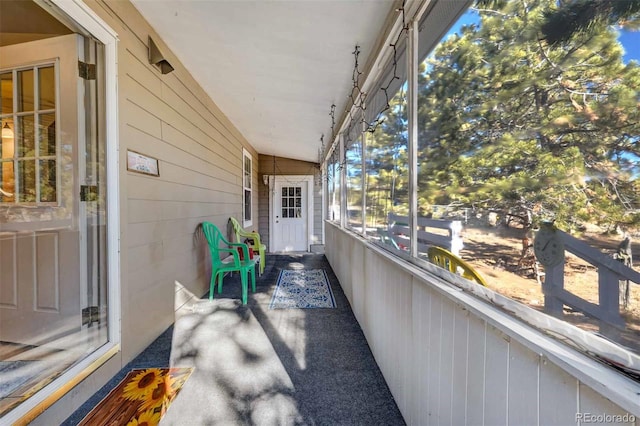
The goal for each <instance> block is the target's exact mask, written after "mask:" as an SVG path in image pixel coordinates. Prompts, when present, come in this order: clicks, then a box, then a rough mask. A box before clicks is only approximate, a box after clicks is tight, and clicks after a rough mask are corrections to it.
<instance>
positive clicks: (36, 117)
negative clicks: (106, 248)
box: [0, 34, 86, 349]
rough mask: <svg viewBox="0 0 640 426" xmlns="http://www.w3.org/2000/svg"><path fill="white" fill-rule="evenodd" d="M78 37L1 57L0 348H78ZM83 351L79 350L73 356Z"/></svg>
mask: <svg viewBox="0 0 640 426" xmlns="http://www.w3.org/2000/svg"><path fill="white" fill-rule="evenodd" d="M81 42H82V41H81V38H80V36H78V35H75V34H71V35H67V36H61V37H55V38H49V39H45V40H40V41H34V42H30V43H23V44H19V45H11V46H5V47H2V48H0V76H1V78H2V122H3V123H8V126H9V127H10V128H12V130H13V134H12V135H11V136H10V137H3V139H2V150H1V155H0V173H2V176H1V178H0V179H1V181H0V185H1V187H2V189H3V191H4V193H3V194H2V196H1V197H0V260H1V263H0V341H3V342H11V343H17V344H22V345H35V346H39V345H45V344H52V345H53V346H55V347H58V348H70V347H78V346H79V345H78V341H77V339H76V338H74V337H73V336H74V335H76V334H77V333H79V332H80V331H81V328H82V315H81V308H82V306H81V295H82V293H83V290H82V289H81V285H80V284H81V282H82V275H83V272H82V269H86V266H85V265H83V262H86V255H85V250H81V246H82V244H83V243H84V239H85V236H84V230H83V229H82V227H81V226H80V224H81V222H83V221H82V220H81V218H80V199H79V192H80V183H79V182H80V181H79V177H78V174H79V171H78V160H79V157H80V151H81V150H83V149H84V146H80V145H81V144H80V143H79V142H78V141H79V139H80V138H79V126H80V124H81V123H80V118H79V116H78V106H79V104H80V101H79V99H78V97H79V96H81V90H80V89H79V88H80V84H81V83H80V79H79V77H78V49H79V45H80V43H81ZM78 349H80V348H78Z"/></svg>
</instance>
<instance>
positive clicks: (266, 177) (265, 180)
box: [262, 175, 269, 186]
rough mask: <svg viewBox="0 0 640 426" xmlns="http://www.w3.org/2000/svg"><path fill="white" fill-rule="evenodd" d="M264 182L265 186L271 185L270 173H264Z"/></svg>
mask: <svg viewBox="0 0 640 426" xmlns="http://www.w3.org/2000/svg"><path fill="white" fill-rule="evenodd" d="M262 183H264V185H265V186H269V175H262Z"/></svg>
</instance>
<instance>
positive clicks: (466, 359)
mask: <svg viewBox="0 0 640 426" xmlns="http://www.w3.org/2000/svg"><path fill="white" fill-rule="evenodd" d="M325 238H326V243H325V252H326V256H327V259H328V260H329V263H330V264H331V266H332V268H333V270H334V272H335V273H336V276H337V277H338V279H339V280H340V284H341V286H342V288H343V289H344V292H345V294H346V295H347V298H348V299H349V302H350V304H351V307H352V309H353V312H354V314H355V316H356V318H357V320H358V322H359V323H360V326H361V327H362V329H363V331H364V334H365V336H366V338H367V341H368V343H369V346H370V347H371V351H372V352H373V355H374V357H375V359H376V361H377V363H378V365H379V366H380V369H381V370H382V373H383V375H384V377H385V379H386V381H387V384H388V385H389V388H390V389H391V392H392V394H393V396H394V398H395V400H396V402H397V404H398V407H399V408H400V411H401V412H402V415H403V416H404V418H405V420H406V422H407V423H408V424H412V425H421V426H425V425H447V424H453V425H465V424H468V425H481V424H485V425H546V426H547V425H548V426H551V425H572V424H573V425H575V424H580V423H578V422H576V413H591V414H594V415H607V414H608V415H620V416H623V415H625V414H627V413H629V414H634V415H635V416H636V417H638V416H639V415H640V404H638V402H637V401H635V402H634V399H633V397H632V398H631V399H627V400H626V401H625V402H620V404H626V408H625V409H623V408H621V406H619V405H618V404H616V403H615V402H612V401H611V400H609V399H607V398H606V397H605V396H603V394H602V393H599V392H598V391H596V390H594V389H599V390H600V391H602V392H604V394H615V392H610V391H609V390H608V389H607V388H606V386H605V385H604V384H602V382H600V383H599V382H598V380H597V379H596V378H595V376H596V375H595V374H593V375H592V374H590V373H591V372H598V373H600V372H601V370H602V368H604V367H598V364H597V363H596V362H595V361H591V360H589V359H587V358H586V357H584V356H582V355H580V354H578V353H576V352H573V351H571V350H570V349H568V348H565V347H564V346H563V345H559V344H556V345H555V346H554V344H553V343H548V341H549V340H550V339H548V338H545V337H544V336H542V335H540V334H539V333H537V332H536V331H535V330H533V329H531V328H528V327H526V326H524V325H523V324H521V323H518V321H516V320H514V319H511V318H509V317H508V316H506V314H504V313H502V312H499V311H498V310H497V309H494V308H492V307H489V306H485V307H483V308H482V309H483V311H484V312H490V313H491V315H488V314H485V313H483V311H480V310H478V309H477V306H478V303H483V302H479V301H476V300H473V298H472V297H471V296H469V295H466V294H464V293H462V292H460V291H458V290H455V289H454V288H453V287H450V286H447V285H444V284H438V283H437V279H436V278H435V277H432V276H430V275H428V274H427V273H423V272H421V271H420V270H419V269H417V268H415V267H411V266H404V265H403V264H402V263H401V262H398V261H395V260H393V256H392V255H390V254H386V253H385V252H384V251H383V250H382V249H378V248H376V247H373V246H372V245H370V244H369V243H368V242H366V241H364V240H363V239H362V238H360V237H357V236H355V235H354V234H352V233H350V232H348V231H345V230H343V229H340V228H339V227H337V226H336V225H335V224H333V223H330V222H327V223H326V226H325ZM526 336H529V337H526ZM533 338H535V343H534V340H533ZM545 345H547V346H545ZM558 346H559V347H560V348H559V349H558ZM558 353H564V354H565V359H570V362H569V363H568V364H566V365H564V366H563V364H562V362H560V361H559V359H561V358H555V355H556V354H558ZM572 369H573V370H572ZM572 371H573V373H572ZM576 371H577V372H580V377H581V378H580V379H579V378H578V376H577V375H575V374H576ZM605 374H607V373H605ZM610 374H613V375H616V373H613V372H612V373H610ZM618 376H619V375H618ZM616 379H619V383H622V382H624V383H625V386H628V388H629V389H634V388H637V384H633V382H631V381H630V380H629V379H625V378H623V377H621V376H620V377H616ZM587 381H588V382H589V384H587V383H585V382H587ZM625 424H627V425H634V424H635V425H637V424H638V423H637V422H635V421H633V422H631V423H628V422H627V423H625Z"/></svg>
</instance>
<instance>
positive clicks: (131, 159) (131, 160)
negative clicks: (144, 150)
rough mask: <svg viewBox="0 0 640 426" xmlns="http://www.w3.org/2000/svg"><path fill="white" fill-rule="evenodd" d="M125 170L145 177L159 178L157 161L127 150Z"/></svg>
mask: <svg viewBox="0 0 640 426" xmlns="http://www.w3.org/2000/svg"><path fill="white" fill-rule="evenodd" d="M127 170H129V171H131V172H137V173H143V174H145V175H151V176H160V170H159V169H158V159H157V158H153V157H149V156H147V155H144V154H140V153H139V152H135V151H130V150H127Z"/></svg>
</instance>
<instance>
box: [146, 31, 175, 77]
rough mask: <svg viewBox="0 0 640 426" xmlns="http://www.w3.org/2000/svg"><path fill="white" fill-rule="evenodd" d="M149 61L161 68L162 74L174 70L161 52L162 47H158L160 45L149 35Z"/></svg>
mask: <svg viewBox="0 0 640 426" xmlns="http://www.w3.org/2000/svg"><path fill="white" fill-rule="evenodd" d="M149 63H150V64H153V65H156V66H157V67H158V68H160V72H161V73H162V74H169V73H170V72H171V71H173V67H172V66H171V64H170V63H169V61H167V60H166V59H165V58H164V55H163V54H162V52H160V49H158V46H157V45H156V43H155V42H154V41H153V39H152V38H151V36H149Z"/></svg>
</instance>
